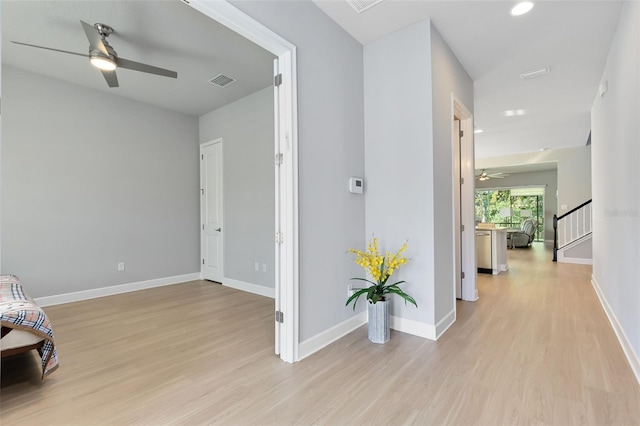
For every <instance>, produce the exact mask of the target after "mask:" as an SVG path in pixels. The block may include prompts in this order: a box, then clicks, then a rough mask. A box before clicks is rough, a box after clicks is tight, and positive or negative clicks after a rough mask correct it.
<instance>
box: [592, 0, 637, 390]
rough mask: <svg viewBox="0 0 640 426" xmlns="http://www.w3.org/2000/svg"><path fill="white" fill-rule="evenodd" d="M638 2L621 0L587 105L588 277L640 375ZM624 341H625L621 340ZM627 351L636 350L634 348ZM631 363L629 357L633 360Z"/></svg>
mask: <svg viewBox="0 0 640 426" xmlns="http://www.w3.org/2000/svg"><path fill="white" fill-rule="evenodd" d="M638 22H640V3H638V2H626V3H625V4H624V6H623V9H622V12H621V14H620V22H619V24H618V28H617V31H616V34H615V37H614V40H613V42H612V45H611V49H610V51H609V56H608V59H607V64H606V66H605V70H604V73H603V75H602V80H601V81H608V86H609V91H608V93H606V95H605V96H604V97H596V99H595V101H594V103H593V108H592V111H591V121H592V133H591V136H592V138H591V139H592V148H591V149H592V151H593V155H592V169H593V209H594V210H593V228H594V229H593V278H594V284H595V285H596V288H597V289H599V290H600V294H601V296H602V297H603V299H604V303H603V304H604V305H605V308H606V307H609V314H610V316H612V317H613V318H614V321H613V323H614V328H615V326H616V323H617V324H618V325H619V329H618V330H617V331H618V332H619V336H620V335H621V334H623V335H624V336H623V338H622V339H621V340H622V341H623V342H624V341H625V340H626V341H627V342H628V345H629V346H628V347H627V348H626V349H627V356H628V357H630V358H631V359H632V360H633V358H635V368H636V377H637V378H638V380H639V381H640V358H639V355H640V327H639V326H638V325H639V324H640V285H638V283H639V282H640V279H639V277H640V262H639V261H638V260H639V259H640V238H639V235H640V232H639V231H638V230H639V229H640V192H639V188H640V186H639V185H638V182H639V179H638V165H639V164H640V143H639V140H638V119H639V118H640V80H639V79H638V76H640V26H638ZM623 346H624V345H623ZM632 352H635V354H633V353H632ZM632 363H633V361H632Z"/></svg>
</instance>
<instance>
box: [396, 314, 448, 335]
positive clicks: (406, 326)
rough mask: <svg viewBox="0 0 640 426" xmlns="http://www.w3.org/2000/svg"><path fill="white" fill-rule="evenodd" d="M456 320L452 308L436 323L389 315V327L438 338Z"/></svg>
mask: <svg viewBox="0 0 640 426" xmlns="http://www.w3.org/2000/svg"><path fill="white" fill-rule="evenodd" d="M454 322H456V310H455V309H453V310H452V311H451V312H449V313H448V314H447V315H445V316H444V318H442V319H441V320H440V321H438V323H437V324H436V325H431V324H427V323H424V322H420V321H415V320H410V319H407V318H400V317H394V316H393V315H391V328H392V329H394V330H396V331H401V332H403V333H408V334H413V335H414V336H418V337H424V338H425V339H429V340H438V339H439V338H440V336H442V335H443V334H444V332H445V331H447V330H448V329H449V327H451V325H453V323H454Z"/></svg>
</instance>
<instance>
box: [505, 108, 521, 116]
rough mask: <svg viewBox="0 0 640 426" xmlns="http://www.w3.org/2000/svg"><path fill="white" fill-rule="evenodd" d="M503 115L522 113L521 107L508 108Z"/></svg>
mask: <svg viewBox="0 0 640 426" xmlns="http://www.w3.org/2000/svg"><path fill="white" fill-rule="evenodd" d="M504 115H505V117H514V116H516V115H524V110H523V109H508V110H506V111H505V112H504Z"/></svg>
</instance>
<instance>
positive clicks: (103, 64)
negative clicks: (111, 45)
mask: <svg viewBox="0 0 640 426" xmlns="http://www.w3.org/2000/svg"><path fill="white" fill-rule="evenodd" d="M90 61H91V65H93V66H94V67H96V68H98V69H100V70H103V71H113V70H115V69H116V68H117V66H116V62H115V61H114V60H113V59H111V58H108V57H105V56H101V55H92V56H91V59H90Z"/></svg>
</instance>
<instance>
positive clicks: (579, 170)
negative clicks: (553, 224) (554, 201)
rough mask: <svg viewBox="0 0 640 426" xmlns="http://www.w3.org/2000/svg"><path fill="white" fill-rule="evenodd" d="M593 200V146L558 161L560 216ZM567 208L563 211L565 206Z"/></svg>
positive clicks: (569, 154)
mask: <svg viewBox="0 0 640 426" xmlns="http://www.w3.org/2000/svg"><path fill="white" fill-rule="evenodd" d="M590 199H591V146H590V145H589V146H585V147H583V148H580V149H576V150H574V151H571V152H569V153H568V154H567V155H565V156H563V157H562V158H560V159H559V160H558V212H559V214H558V216H559V215H561V214H563V213H566V212H568V211H569V210H571V209H573V208H575V207H578V206H579V205H580V204H582V203H584V202H585V201H589V200H590ZM565 205H566V206H567V208H566V209H563V208H562V207H563V206H565Z"/></svg>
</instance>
